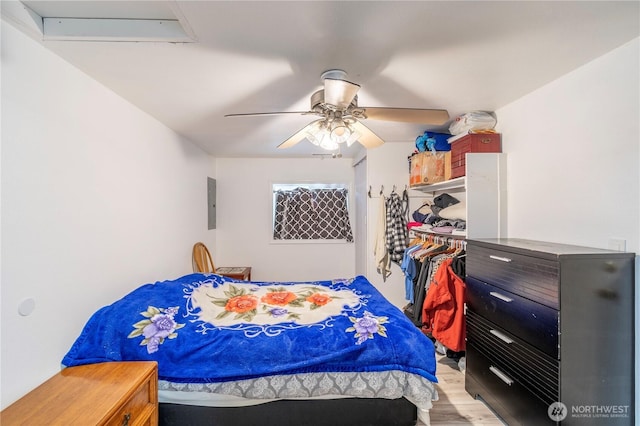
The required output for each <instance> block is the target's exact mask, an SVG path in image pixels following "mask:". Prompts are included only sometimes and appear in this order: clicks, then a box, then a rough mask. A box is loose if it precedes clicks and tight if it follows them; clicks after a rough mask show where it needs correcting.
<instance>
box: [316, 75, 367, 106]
mask: <svg viewBox="0 0 640 426" xmlns="http://www.w3.org/2000/svg"><path fill="white" fill-rule="evenodd" d="M358 90H360V85H359V84H355V83H352V82H350V81H347V80H337V79H334V78H325V79H324V102H325V103H327V104H329V105H334V106H335V107H337V108H338V109H340V110H344V109H347V107H348V106H349V105H351V102H352V101H353V98H355V97H356V94H357V93H358Z"/></svg>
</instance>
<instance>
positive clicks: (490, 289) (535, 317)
mask: <svg viewBox="0 0 640 426" xmlns="http://www.w3.org/2000/svg"><path fill="white" fill-rule="evenodd" d="M466 285H467V294H466V298H467V300H466V302H467V305H468V307H469V308H471V309H473V310H474V311H476V312H477V313H479V314H480V315H482V316H484V317H485V318H487V319H488V320H490V321H491V322H493V323H495V324H497V325H498V326H500V327H502V328H504V329H505V330H507V331H508V332H509V333H511V334H514V335H515V336H517V337H519V338H521V339H522V340H524V341H525V342H527V343H529V344H530V345H531V346H533V347H535V348H538V349H539V350H541V351H542V352H544V353H546V354H548V355H549V356H552V357H554V358H556V359H557V358H558V315H559V313H558V311H557V310H555V309H551V308H549V307H548V306H545V305H541V304H540V303H536V302H533V301H531V300H529V299H525V298H524V297H520V296H518V295H515V294H513V293H511V292H508V291H505V290H503V289H501V288H498V287H494V286H492V285H490V284H487V283H485V282H482V281H479V280H477V279H475V278H473V277H469V276H467V279H466Z"/></svg>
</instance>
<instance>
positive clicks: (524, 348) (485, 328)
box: [466, 309, 560, 404]
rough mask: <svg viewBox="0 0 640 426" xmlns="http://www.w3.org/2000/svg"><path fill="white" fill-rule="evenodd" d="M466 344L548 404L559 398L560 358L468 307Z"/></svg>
mask: <svg viewBox="0 0 640 426" xmlns="http://www.w3.org/2000/svg"><path fill="white" fill-rule="evenodd" d="M466 321H467V324H466V325H467V344H468V345H470V344H471V345H473V346H474V347H475V348H477V349H478V351H480V352H481V353H482V354H483V355H484V356H486V357H487V358H488V359H489V360H491V361H492V362H493V363H494V365H495V366H496V367H497V368H499V369H500V370H501V371H503V372H505V373H506V374H507V375H509V376H510V377H512V378H513V379H515V380H517V381H518V383H520V384H521V385H522V386H523V387H524V388H526V389H527V390H528V391H529V392H531V393H533V394H535V395H536V396H537V397H538V398H539V399H540V400H542V401H544V402H545V403H547V404H551V403H552V402H555V401H558V398H559V397H558V391H559V389H558V381H559V377H560V364H559V361H558V360H557V359H555V358H553V357H550V356H549V355H547V354H545V353H543V352H541V351H539V350H537V349H536V348H534V347H532V346H530V345H529V344H527V343H526V342H523V341H522V340H521V339H519V338H518V337H516V336H513V335H512V334H510V333H509V332H507V331H506V330H504V329H503V328H501V327H498V326H497V325H495V324H493V323H491V322H490V321H489V320H487V319H486V318H483V317H482V316H481V315H478V314H477V313H476V312H474V311H472V310H471V309H468V310H467V317H466Z"/></svg>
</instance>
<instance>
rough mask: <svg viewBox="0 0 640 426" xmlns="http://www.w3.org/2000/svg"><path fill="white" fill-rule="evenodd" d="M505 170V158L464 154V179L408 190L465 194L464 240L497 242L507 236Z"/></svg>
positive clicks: (417, 186)
mask: <svg viewBox="0 0 640 426" xmlns="http://www.w3.org/2000/svg"><path fill="white" fill-rule="evenodd" d="M506 170H507V161H506V154H503V153H496V154H494V153H467V158H466V175H465V176H462V177H459V178H455V179H451V180H448V181H444V182H438V183H434V184H431V185H416V186H412V187H411V189H413V190H416V191H420V192H424V193H428V194H431V195H433V196H434V197H435V196H437V195H439V194H442V193H445V192H447V193H451V194H452V195H454V194H455V193H460V192H463V193H465V196H466V213H467V214H466V216H467V235H466V238H500V237H504V236H506V226H507V220H506V209H507V188H506ZM454 196H455V195H454ZM434 235H442V236H445V235H446V234H437V233H434ZM446 236H452V235H446ZM453 237H454V238H455V237H456V236H453ZM457 237H458V238H460V237H462V236H457Z"/></svg>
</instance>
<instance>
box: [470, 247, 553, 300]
mask: <svg viewBox="0 0 640 426" xmlns="http://www.w3.org/2000/svg"><path fill="white" fill-rule="evenodd" d="M466 267H467V270H466V273H467V276H471V277H474V278H477V279H479V280H481V281H484V282H488V283H491V284H493V285H495V286H497V287H500V288H503V289H505V290H508V291H510V292H512V293H516V294H519V295H521V296H523V297H526V298H528V299H531V300H533V301H535V302H539V303H542V304H543V305H547V306H549V307H551V308H554V309H558V308H559V306H560V305H559V297H558V293H559V290H558V288H559V279H560V266H559V263H558V262H557V261H555V260H551V259H542V258H539V257H534V256H527V255H523V254H519V253H513V252H510V251H504V250H499V249H494V248H489V247H482V246H478V245H475V244H473V243H472V242H469V244H468V246H467V264H466Z"/></svg>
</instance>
